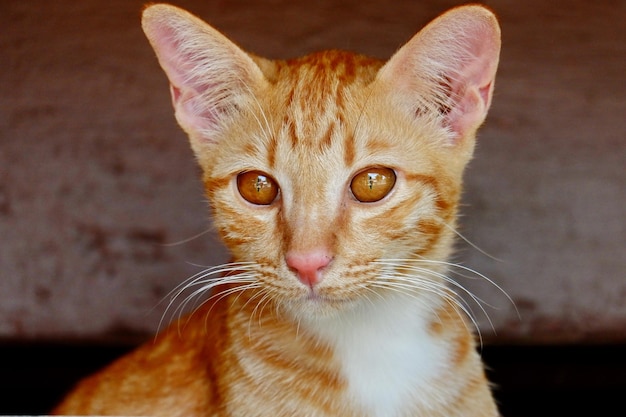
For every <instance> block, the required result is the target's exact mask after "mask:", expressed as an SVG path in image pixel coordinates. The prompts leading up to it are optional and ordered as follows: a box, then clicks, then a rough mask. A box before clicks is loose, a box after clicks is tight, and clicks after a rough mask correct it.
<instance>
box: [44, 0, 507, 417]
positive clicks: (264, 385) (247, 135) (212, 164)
mask: <svg viewBox="0 0 626 417" xmlns="http://www.w3.org/2000/svg"><path fill="white" fill-rule="evenodd" d="M143 28H144V31H145V32H146V35H147V37H148V39H149V40H150V42H151V44H152V46H153V47H154V49H155V51H156V53H157V56H158V58H159V62H160V64H161V66H162V67H163V69H164V71H165V72H166V74H167V76H168V78H169V81H170V84H171V90H172V100H173V105H174V108H175V111H176V117H177V120H178V121H179V123H180V125H181V127H182V128H183V129H184V130H185V131H186V132H187V133H188V135H189V138H190V143H191V146H192V149H193V150H194V152H195V154H196V156H197V159H198V163H199V164H200V166H201V167H202V170H203V180H204V184H205V189H206V193H207V196H208V197H209V201H210V205H211V210H212V213H213V218H214V223H215V225H216V227H217V229H218V231H219V233H220V236H221V237H222V239H223V240H224V242H225V243H226V245H227V246H228V247H229V249H230V250H231V252H232V256H233V264H232V265H224V266H222V267H218V268H216V269H209V270H207V271H205V273H204V274H201V275H198V276H197V277H193V278H192V280H190V281H189V282H188V283H187V284H185V286H184V288H185V289H188V290H191V291H193V290H198V291H197V293H195V294H203V295H204V296H206V298H207V299H208V300H207V301H206V302H205V303H204V304H203V306H202V307H200V308H198V309H197V310H196V311H194V312H193V313H191V314H190V315H189V316H187V317H184V318H182V319H180V320H179V321H178V322H176V323H174V324H172V325H171V326H170V328H168V329H166V330H165V331H164V332H162V333H161V334H159V335H158V336H157V338H156V340H155V342H154V343H147V344H146V345H144V346H141V347H140V348H138V349H137V350H136V351H134V352H132V353H131V354H129V355H128V356H125V357H123V358H121V359H119V360H118V361H116V362H114V363H113V364H111V365H110V366H109V367H107V368H105V369H104V370H102V371H101V372H99V373H96V374H95V375H93V376H91V377H89V378H87V379H85V380H84V381H82V382H80V383H79V385H78V386H77V388H76V389H75V390H74V391H73V392H71V393H70V394H69V395H68V396H67V398H66V399H65V400H64V401H63V402H62V403H61V404H60V405H59V406H58V407H57V408H56V409H55V410H54V412H55V413H56V414H75V415H76V414H80V415H85V414H92V415H93V414H100V415H113V414H117V415H154V416H158V415H162V416H293V415H302V416H372V417H377V416H433V417H434V416H442V417H443V416H447V417H451V416H495V415H497V409H496V406H495V404H494V401H493V398H492V396H491V393H490V390H489V384H488V381H487V380H486V378H485V375H484V371H483V367H482V364H481V361H480V357H479V355H478V353H477V352H476V346H475V341H474V335H473V333H472V331H471V329H470V325H469V324H468V323H467V322H466V318H465V317H464V307H463V304H462V303H461V302H460V301H459V300H458V298H457V296H456V294H454V292H453V291H452V290H451V289H450V286H449V282H450V279H449V278H448V274H449V269H450V267H451V264H449V263H448V262H447V259H448V257H449V255H450V253H451V251H452V246H453V236H454V227H455V221H456V220H455V218H456V212H457V206H458V201H459V198H460V193H461V178H462V174H463V170H464V167H465V165H466V163H467V162H468V160H469V159H470V157H471V154H472V150H473V147H474V137H475V133H476V130H477V129H478V127H479V126H480V124H481V123H482V122H483V120H484V118H485V116H486V113H487V109H488V108H489V105H490V102H491V94H492V91H493V85H494V78H495V71H496V67H497V62H498V54H499V45H500V34H499V28H498V25H497V22H496V20H495V17H494V16H493V14H492V13H491V12H489V11H488V10H486V9H485V8H483V7H480V6H465V7H460V8H457V9H453V10H452V11H450V12H448V13H446V14H444V15H442V16H441V17H439V18H438V19H436V20H435V21H433V22H432V23H431V24H429V25H428V26H427V27H426V28H425V29H423V30H422V31H420V32H419V33H418V34H417V35H416V36H415V37H414V38H413V39H411V40H410V41H409V42H408V43H407V44H406V45H405V46H404V47H402V48H401V49H400V50H399V51H398V52H397V53H396V54H395V55H394V56H392V57H391V58H390V59H389V60H388V61H387V62H381V61H378V60H375V59H372V58H368V57H364V56H360V55H356V54H352V53H349V52H343V51H323V52H318V53H314V54H311V55H307V56H305V57H302V58H298V59H293V60H288V61H269V60H266V59H264V58H261V57H257V56H254V55H251V54H247V53H246V52H244V51H242V50H241V49H240V48H238V47H237V46H235V45H234V44H233V43H232V42H230V41H229V40H228V39H227V38H225V37H224V36H223V35H221V34H220V33H219V32H217V31H216V30H215V29H213V28H211V27H210V26H208V25H207V24H205V23H204V22H202V21H201V20H199V19H198V18H196V17H194V16H192V15H190V14H188V13H187V12H185V11H182V10H180V9H178V8H175V7H172V6H168V5H153V6H150V7H148V8H147V9H146V10H145V11H144V15H143ZM242 173H248V174H246V175H247V176H246V180H245V181H242V182H239V181H237V179H238V177H239V176H240V175H241V174H242ZM357 175H359V181H361V182H360V183H359V184H360V185H359V188H358V189H357V188H354V189H351V181H352V179H353V178H355V176H357ZM381 175H383V176H385V179H384V182H377V181H380V180H382V179H383V178H382V177H381ZM255 178H256V182H255ZM363 181H370V182H363ZM381 184H384V185H381ZM389 184H392V185H389ZM241 187H248V188H246V189H245V190H244V189H242V188H241ZM263 187H270V188H263ZM376 187H379V188H376ZM380 187H384V188H380ZM370 188H371V190H372V191H371V193H370V191H369V189H370ZM262 189H263V190H270V189H271V190H272V191H268V192H265V191H263V192H261V190H262ZM276 191H277V192H276ZM257 193H258V194H257ZM361 196H364V197H363V198H364V199H365V201H367V202H362V201H360V198H361ZM452 267H454V266H453V265H452ZM179 295H180V294H179ZM195 296H197V295H194V297H195Z"/></svg>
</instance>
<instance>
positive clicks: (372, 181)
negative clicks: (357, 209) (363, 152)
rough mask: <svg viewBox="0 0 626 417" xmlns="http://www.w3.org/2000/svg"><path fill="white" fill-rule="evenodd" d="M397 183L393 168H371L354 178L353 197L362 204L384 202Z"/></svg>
mask: <svg viewBox="0 0 626 417" xmlns="http://www.w3.org/2000/svg"><path fill="white" fill-rule="evenodd" d="M395 183H396V173H395V172H394V171H393V169H391V168H386V167H370V168H367V169H364V170H363V171H361V172H359V173H358V174H356V175H355V176H354V177H353V178H352V182H351V183H350V190H351V191H352V195H353V196H354V198H356V199H357V200H358V201H360V202H362V203H373V202H375V201H379V200H382V199H383V198H385V196H386V195H387V194H389V193H390V192H391V190H392V189H393V186H394V185H395Z"/></svg>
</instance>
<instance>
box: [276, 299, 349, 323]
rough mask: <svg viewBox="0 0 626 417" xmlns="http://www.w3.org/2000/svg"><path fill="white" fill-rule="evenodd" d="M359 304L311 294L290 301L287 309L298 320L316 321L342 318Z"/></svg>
mask: <svg viewBox="0 0 626 417" xmlns="http://www.w3.org/2000/svg"><path fill="white" fill-rule="evenodd" d="M357 304H358V301H357V300H353V299H346V298H334V297H328V296H323V295H319V294H315V293H309V294H307V295H305V296H302V297H299V298H298V299H292V300H290V301H289V302H287V303H286V304H285V308H286V310H287V311H288V313H289V314H290V315H292V316H293V317H294V318H296V319H307V320H315V319H328V318H332V317H338V316H341V314H342V313H345V312H347V311H350V310H353V309H354V308H355V307H356V306H357Z"/></svg>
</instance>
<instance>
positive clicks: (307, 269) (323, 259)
mask: <svg viewBox="0 0 626 417" xmlns="http://www.w3.org/2000/svg"><path fill="white" fill-rule="evenodd" d="M285 259H286V261H287V266H289V268H291V269H293V270H294V271H295V272H296V275H297V276H298V279H299V280H300V282H301V283H303V284H304V285H306V286H308V287H311V288H313V287H314V286H315V285H317V284H318V283H319V282H320V281H321V280H322V269H324V268H325V267H326V266H327V265H328V264H329V263H330V261H331V260H332V259H333V258H332V256H331V255H330V254H329V253H328V252H326V251H323V250H315V251H310V252H303V253H298V252H290V253H287V256H286V257H285Z"/></svg>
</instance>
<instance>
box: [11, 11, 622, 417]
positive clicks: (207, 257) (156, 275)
mask: <svg viewBox="0 0 626 417" xmlns="http://www.w3.org/2000/svg"><path fill="white" fill-rule="evenodd" d="M144 3H145V2H143V1H135V0H109V1H108V2H101V1H93V0H83V1H78V2H76V1H69V0H58V1H54V2H50V1H43V0H28V1H20V2H18V1H11V0H4V1H2V2H0V28H1V29H0V63H1V64H0V92H1V94H0V376H1V377H2V378H1V379H0V380H1V381H2V382H1V384H2V386H1V387H0V392H3V394H0V414H44V413H46V411H47V410H49V407H51V405H52V404H54V402H55V401H57V400H58V398H59V396H60V395H61V394H62V393H63V392H64V391H65V390H67V389H68V388H69V387H70V386H71V384H73V383H74V381H75V380H76V379H77V378H79V377H81V376H83V375H85V374H86V373H89V372H92V371H93V370H95V369H97V368H99V367H100V366H102V365H104V364H105V363H107V362H108V361H110V360H112V359H114V358H115V357H117V356H119V355H121V354H123V353H124V352H126V351H127V350H129V349H131V348H132V347H134V346H136V345H137V344H139V343H141V342H143V341H145V340H148V339H149V338H150V337H151V336H152V335H153V334H154V332H156V331H157V328H158V324H159V321H160V319H161V317H162V316H163V314H164V311H165V307H166V305H167V301H168V298H167V295H168V293H169V292H170V291H171V290H172V289H174V288H175V287H176V285H178V284H179V283H180V282H182V281H183V280H184V279H185V278H187V277H189V276H191V275H192V274H194V273H196V272H198V271H199V270H200V269H202V267H203V266H209V265H214V264H216V263H219V262H222V261H224V260H226V258H227V255H226V253H225V251H224V249H223V247H222V246H221V244H220V243H219V242H218V241H217V239H216V237H215V235H214V234H213V232H212V231H211V223H210V219H209V217H208V212H207V204H206V201H205V199H204V196H203V194H202V187H201V184H200V181H199V170H198V168H197V167H196V165H195V161H194V158H193V155H192V153H191V150H190V149H189V146H188V143H187V138H186V137H185V135H184V134H183V132H182V131H181V130H180V129H179V128H178V126H177V125H176V122H175V120H174V117H173V112H172V109H171V105H170V97H169V91H168V84H167V80H166V78H165V76H164V74H163V73H162V71H161V69H160V68H159V66H158V64H157V61H156V58H155V57H154V53H153V51H152V49H151V48H150V47H149V45H148V42H147V40H146V39H145V37H144V35H143V33H142V31H141V28H140V22H139V19H140V12H141V9H142V7H143V4H144ZM172 3H173V4H176V5H178V6H180V7H183V8H185V9H187V10H189V11H191V12H192V13H194V14H196V15H198V16H200V17H202V18H203V19H205V20H206V21H208V22H209V23H211V24H212V25H213V26H215V27H216V28H218V29H219V30H221V31H222V32H223V33H225V34H226V35H227V36H228V37H230V38H231V39H232V40H234V41H235V42H237V43H238V44H239V45H240V46H242V47H243V48H244V49H247V50H249V51H251V52H254V53H256V54H259V55H264V56H267V57H270V58H288V57H294V56H298V55H302V54H304V53H307V52H311V51H314V50H319V49H326V48H340V49H349V50H353V51H356V52H360V53H365V54H368V55H372V56H375V57H379V58H387V57H389V56H390V55H391V54H392V53H393V52H394V51H395V50H396V49H397V48H398V47H400V46H401V45H402V44H403V43H404V42H405V41H407V40H408V39H409V38H410V37H411V36H412V35H413V34H414V33H416V32H417V31H418V30H419V29H420V28H421V27H422V26H423V25H424V24H426V23H427V22H428V21H430V20H431V19H432V18H434V17H436V16H437V15H439V14H440V13H442V12H443V11H445V10H447V9H448V8H450V7H453V6H455V5H459V4H462V2H458V1H444V0H424V1H383V0H350V1H333V0H321V1H317V2H313V1H287V0H273V1H270V0H262V1H252V0H247V1H245V0H236V1H226V0H220V1H209V0H202V1H200V0H185V1H175V2H172ZM484 4H486V5H487V6H489V7H490V8H492V10H494V12H495V13H496V14H497V15H498V17H499V19H500V23H501V26H502V34H503V49H502V56H501V64H500V68H499V72H498V78H497V83H496V88H495V95H494V101H493V105H492V109H491V111H490V114H489V116H488V118H487V122H486V123H485V125H484V126H483V128H482V130H481V131H480V132H479V136H478V146H477V149H476V154H475V158H474V160H473V161H472V162H471V164H470V167H469V169H468V171H467V173H466V186H465V194H464V200H463V203H464V204H463V208H462V213H463V217H462V219H461V226H462V227H461V229H460V231H461V233H462V234H463V236H464V237H465V238H466V239H467V241H463V240H461V239H460V240H459V246H458V247H459V251H458V254H457V256H456V261H458V262H460V263H462V264H463V265H465V266H468V267H470V268H473V269H475V270H477V271H479V272H481V273H482V274H484V275H485V276H486V277H488V278H489V279H490V280H492V281H493V282H494V283H495V284H496V285H497V286H496V285H493V284H491V283H489V282H488V281H487V280H484V279H476V278H474V279H472V278H469V277H457V278H458V280H459V282H460V283H461V284H462V285H464V286H466V287H467V288H469V289H471V290H472V291H473V292H474V293H475V294H476V295H477V296H478V297H480V299H481V300H483V301H484V304H483V305H482V307H483V308H484V310H485V312H483V311H482V310H481V308H480V306H478V305H477V304H475V303H474V304H473V305H472V309H473V310H474V312H475V316H476V319H477V321H478V322H479V325H480V330H481V334H482V339H483V343H484V346H483V348H482V351H483V355H484V357H485V360H486V362H487V363H488V364H489V365H490V369H491V370H490V373H491V374H492V375H491V378H492V380H494V382H496V384H497V386H498V388H497V390H496V392H497V396H498V398H499V401H500V402H501V403H502V408H503V414H504V415H509V416H513V415H531V414H532V415H534V416H537V415H576V413H577V412H582V410H584V409H585V407H586V406H587V405H589V406H590V407H591V406H592V405H595V407H598V404H604V405H605V406H606V405H607V404H610V403H611V401H616V397H615V396H614V395H613V394H615V393H618V392H623V390H624V389H626V365H625V364H626V359H625V358H626V273H625V271H626V216H625V209H624V207H626V172H625V166H626V118H625V116H626V79H625V78H626V23H624V22H625V20H624V16H626V2H624V1H621V0H603V1H599V2H586V1H582V0H572V1H554V2H545V1H541V0H528V1H513V0H493V1H486V2H484ZM468 242H470V243H468ZM498 287H500V288H502V290H504V292H506V294H508V297H510V299H511V300H509V298H508V297H507V296H506V295H505V294H504V293H503V291H501V290H500V289H498ZM22 392H27V393H28V396H27V399H26V400H20V399H19V398H18V397H19V395H18V394H19V393H22ZM620 395H621V394H620ZM541 401H543V404H548V405H544V406H542V407H539V406H538V404H540V403H541ZM546 401H547V402H546ZM565 403H567V404H568V405H567V406H565V405H564V404H565ZM551 407H552V408H551ZM564 407H569V408H564ZM595 409H596V410H597V408H595ZM565 410H569V411H568V412H567V413H564V414H562V412H564V411H565ZM542 413H545V414H542Z"/></svg>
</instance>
